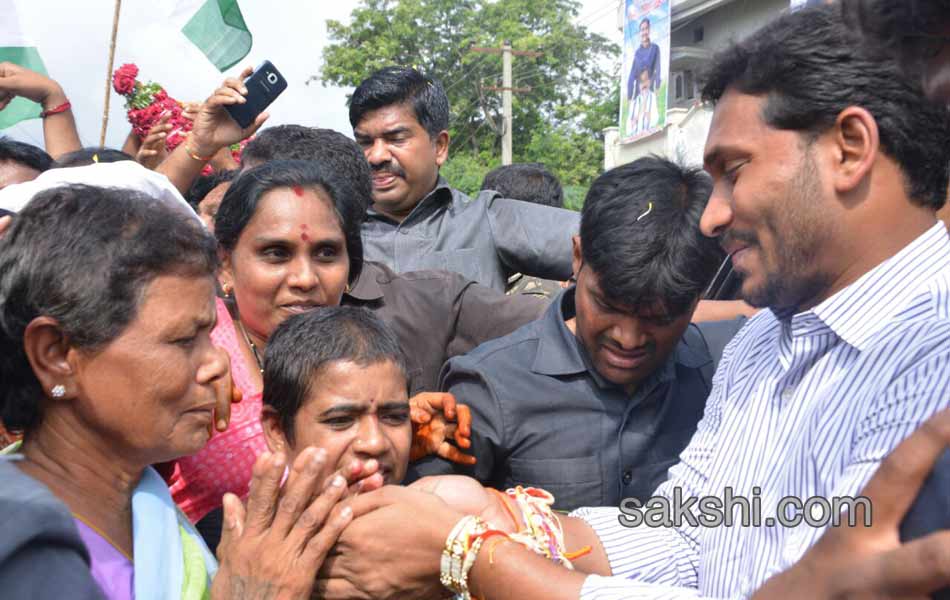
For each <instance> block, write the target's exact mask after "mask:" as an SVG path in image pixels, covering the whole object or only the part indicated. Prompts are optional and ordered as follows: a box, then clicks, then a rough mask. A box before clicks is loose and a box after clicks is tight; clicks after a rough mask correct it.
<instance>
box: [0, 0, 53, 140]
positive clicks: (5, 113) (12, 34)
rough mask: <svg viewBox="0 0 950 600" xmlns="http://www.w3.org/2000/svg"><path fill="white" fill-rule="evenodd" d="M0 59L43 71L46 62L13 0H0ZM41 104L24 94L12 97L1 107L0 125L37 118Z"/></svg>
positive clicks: (2, 127) (40, 110) (1, 127)
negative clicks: (23, 24) (24, 25)
mask: <svg viewBox="0 0 950 600" xmlns="http://www.w3.org/2000/svg"><path fill="white" fill-rule="evenodd" d="M0 14H2V15H3V18H2V19H0V62H11V63H14V64H17V65H20V66H22V67H26V68H27V69H31V70H33V71H38V72H40V73H42V74H44V75H46V66H45V65H44V64H43V59H42V58H40V53H39V51H38V50H37V49H36V46H34V45H33V43H32V42H31V41H30V39H29V38H28V37H27V35H26V34H25V33H24V32H23V29H22V27H21V21H20V18H19V15H18V14H17V10H16V5H15V4H14V1H13V0H0ZM42 111H43V108H42V107H41V106H40V105H39V104H37V103H36V102H31V101H30V100H27V99H26V98H19V97H18V98H14V99H13V101H11V102H10V104H8V105H7V107H6V108H4V109H3V110H2V111H0V129H6V128H7V127H10V126H11V125H15V124H16V123H19V122H20V121H25V120H27V119H38V118H39V116H40V113H41V112H42Z"/></svg>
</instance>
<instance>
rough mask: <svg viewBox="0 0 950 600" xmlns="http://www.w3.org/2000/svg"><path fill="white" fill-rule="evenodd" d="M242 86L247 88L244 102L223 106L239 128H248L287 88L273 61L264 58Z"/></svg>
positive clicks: (285, 81)
mask: <svg viewBox="0 0 950 600" xmlns="http://www.w3.org/2000/svg"><path fill="white" fill-rule="evenodd" d="M244 87H246V88H247V95H246V96H245V102H244V103H242V104H230V105H227V106H225V109H226V110H227V111H228V113H229V114H230V115H231V118H232V119H234V121H235V122H236V123H237V124H238V125H240V126H241V129H246V128H248V127H249V126H250V125H251V123H253V122H254V119H256V118H257V115H259V114H261V113H262V112H264V109H265V108H267V107H268V106H270V104H271V103H272V102H273V101H274V100H276V99H277V96H279V95H280V94H281V92H283V91H284V90H285V89H287V80H286V79H284V76H283V75H281V74H280V71H278V70H277V67H275V66H274V65H273V63H271V62H270V61H269V60H265V61H264V62H263V63H261V64H260V65H259V66H258V67H257V68H256V69H254V72H253V73H251V76H250V77H248V78H247V79H246V80H245V81H244Z"/></svg>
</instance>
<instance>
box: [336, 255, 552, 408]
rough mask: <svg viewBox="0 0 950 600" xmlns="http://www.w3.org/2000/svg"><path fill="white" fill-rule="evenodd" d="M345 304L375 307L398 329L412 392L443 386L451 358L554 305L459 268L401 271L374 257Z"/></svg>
mask: <svg viewBox="0 0 950 600" xmlns="http://www.w3.org/2000/svg"><path fill="white" fill-rule="evenodd" d="M342 304H344V305H345V306H361V307H363V308H366V309H368V310H371V311H373V312H374V313H376V316H378V317H379V318H380V319H382V320H383V321H385V322H386V324H387V325H389V327H390V328H391V329H392V330H393V333H395V334H396V338H397V339H398V340H399V346H400V348H402V351H403V354H404V355H405V357H406V364H407V366H408V368H409V394H410V396H414V395H416V394H418V393H419V392H436V391H438V389H439V371H440V370H441V369H442V365H444V364H445V362H446V361H447V360H449V359H450V358H452V357H453V356H457V355H459V354H465V353H466V352H468V351H470V350H472V349H473V348H475V347H476V346H478V345H479V344H481V343H482V342H487V341H488V340H493V339H495V338H499V337H501V336H503V335H508V334H509V333H511V332H512V331H514V330H515V329H518V328H519V327H521V326H522V325H524V324H526V323H530V322H531V321H534V320H535V319H537V318H538V317H539V316H540V315H541V314H542V313H543V312H544V310H545V308H546V307H547V305H548V303H547V302H546V301H545V300H544V299H542V298H534V297H529V296H506V295H505V294H503V293H502V292H499V291H498V290H493V289H491V288H487V287H485V286H483V285H479V284H477V283H475V282H474V281H471V280H469V279H466V278H464V277H462V276H461V275H459V274H458V273H451V272H449V271H413V272H410V273H399V274H397V273H394V272H393V270H392V269H389V268H388V267H386V266H385V265H381V264H379V263H374V262H364V263H363V270H362V271H361V272H360V276H359V279H357V281H356V283H355V284H354V285H353V288H352V289H351V290H350V291H349V292H347V293H346V294H344V295H343V302H342Z"/></svg>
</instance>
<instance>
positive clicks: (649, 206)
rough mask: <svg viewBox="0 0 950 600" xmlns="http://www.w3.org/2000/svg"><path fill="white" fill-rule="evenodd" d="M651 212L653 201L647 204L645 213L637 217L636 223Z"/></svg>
mask: <svg viewBox="0 0 950 600" xmlns="http://www.w3.org/2000/svg"><path fill="white" fill-rule="evenodd" d="M651 212H653V201H652V200H651V201H650V202H649V203H648V204H647V209H646V211H645V212H644V213H643V214H642V215H640V216H639V217H637V221H639V220H640V219H642V218H643V217H645V216H647V215H648V214H650V213H651Z"/></svg>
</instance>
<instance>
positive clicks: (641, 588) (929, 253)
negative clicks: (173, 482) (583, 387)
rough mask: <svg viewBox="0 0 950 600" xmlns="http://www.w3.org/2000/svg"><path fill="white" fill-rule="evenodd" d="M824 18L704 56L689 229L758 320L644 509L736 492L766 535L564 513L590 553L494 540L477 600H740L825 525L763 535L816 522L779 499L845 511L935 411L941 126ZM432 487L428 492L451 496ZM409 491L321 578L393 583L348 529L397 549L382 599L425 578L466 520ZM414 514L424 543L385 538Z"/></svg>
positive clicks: (809, 17) (891, 68) (359, 523)
mask: <svg viewBox="0 0 950 600" xmlns="http://www.w3.org/2000/svg"><path fill="white" fill-rule="evenodd" d="M839 11H840V9H838V8H835V7H817V8H811V9H806V10H803V11H801V12H798V13H794V14H791V15H786V16H783V17H782V18H780V19H778V20H777V21H775V22H774V23H772V24H770V25H767V26H766V27H764V28H763V29H762V30H760V31H759V32H757V33H756V34H754V35H753V36H752V37H750V38H749V39H748V40H746V41H744V42H742V43H740V44H737V45H734V46H732V47H730V48H729V49H728V50H726V51H725V52H724V53H722V54H720V55H719V56H718V57H717V58H716V60H715V61H714V65H713V68H712V69H711V74H710V78H709V80H708V81H707V83H706V85H705V88H704V97H705V99H706V100H709V101H712V102H714V103H715V104H716V108H715V112H714V115H713V120H712V124H711V128H710V132H709V137H708V139H707V143H706V151H705V167H706V169H707V170H708V171H709V172H710V174H711V175H712V176H713V179H714V189H713V193H712V197H711V199H710V201H709V205H708V207H707V209H706V212H705V214H704V216H703V220H702V223H701V226H702V228H703V230H704V232H705V233H706V234H707V235H713V236H717V237H719V238H720V240H721V243H722V244H723V247H724V248H725V249H726V250H727V251H728V252H730V254H732V257H733V261H734V264H735V268H736V270H737V271H738V272H739V273H740V274H741V275H742V277H743V283H742V295H743V297H744V298H745V299H746V300H747V301H748V302H750V303H752V304H754V305H756V306H761V307H765V308H768V310H763V311H761V312H760V313H759V314H758V315H756V316H755V317H754V318H752V319H751V320H750V321H749V323H748V324H747V325H746V327H745V328H744V329H743V330H742V331H740V332H739V334H738V335H737V336H736V338H735V339H734V340H733V341H732V342H731V343H730V345H729V346H728V347H727V348H726V351H725V353H724V355H723V358H722V361H721V362H720V365H719V369H718V370H717V372H716V375H715V377H714V380H713V390H712V392H711V395H710V398H709V400H708V402H707V405H706V411H705V414H704V416H703V419H702V421H701V422H700V424H699V426H698V429H697V433H696V435H695V436H694V437H693V439H692V440H691V442H690V444H689V445H688V446H687V448H686V449H685V450H684V451H683V453H682V454H681V455H680V462H679V463H678V464H677V465H675V466H674V467H672V468H671V470H670V478H669V480H668V481H667V482H665V483H663V484H661V485H660V487H659V488H658V489H657V491H656V496H657V497H659V498H663V499H665V500H666V501H667V502H668V503H670V504H676V499H677V498H683V499H686V501H687V502H688V501H689V499H694V498H701V497H706V498H713V499H719V500H724V499H725V498H726V497H729V496H730V495H731V496H737V497H738V496H741V497H744V498H747V499H748V500H749V502H750V504H752V506H753V507H756V506H757V507H758V508H759V510H758V515H757V516H758V517H759V518H760V521H761V524H760V525H758V526H744V525H742V524H741V523H739V521H740V518H741V516H742V515H741V512H742V511H741V510H740V511H737V512H736V513H735V514H734V515H733V517H734V518H735V520H736V522H737V524H736V525H734V526H732V527H725V526H718V527H704V526H703V525H702V524H700V525H693V524H692V523H690V522H689V520H688V519H684V522H683V523H682V524H680V525H679V526H674V527H649V526H646V525H639V526H637V527H625V526H624V524H626V525H631V524H633V523H635V522H636V519H633V518H631V517H632V516H633V515H634V514H635V513H634V511H631V510H627V508H629V507H625V511H624V512H623V513H622V512H620V511H619V510H618V509H617V508H592V509H580V510H579V511H577V512H576V513H575V514H574V518H564V519H562V524H563V527H564V529H565V533H566V545H567V548H568V550H576V549H578V548H579V547H582V546H584V545H589V546H591V548H592V552H591V553H590V554H589V555H587V556H585V557H583V558H580V559H578V560H576V561H575V567H576V571H568V570H565V569H562V568H559V567H557V566H555V565H553V564H551V562H550V561H547V560H545V559H543V558H541V557H538V556H536V555H533V554H532V553H530V552H528V551H527V550H525V549H524V548H521V547H519V546H517V545H516V544H502V545H499V546H497V547H493V550H494V552H493V553H492V555H491V556H486V555H487V554H489V553H486V552H481V553H479V555H478V557H477V559H476V560H475V562H474V566H473V567H472V570H471V572H470V574H469V578H468V583H469V586H470V587H471V588H472V589H473V590H474V592H473V593H475V594H476V595H489V596H490V597H492V598H497V597H504V598H518V597H522V598H528V597H531V598H534V597H546V598H577V597H581V598H584V599H598V600H600V599H614V598H617V599H620V598H624V599H628V598H704V597H705V598H740V597H747V596H749V595H751V594H752V593H753V592H754V591H755V590H756V589H758V588H759V587H761V586H762V584H763V583H764V582H765V581H766V580H767V579H768V578H769V577H771V576H772V575H774V574H776V573H779V572H781V571H784V570H786V569H788V568H789V567H790V566H791V565H793V564H795V563H796V562H797V561H799V559H801V558H802V556H803V555H804V554H805V552H806V551H807V550H808V549H809V548H810V547H812V546H813V545H814V544H815V543H816V541H817V540H818V539H819V538H820V537H821V536H822V534H823V533H824V532H825V531H826V530H827V529H828V528H827V527H825V526H822V525H816V526H812V525H809V524H808V523H807V522H802V523H801V524H800V525H798V526H796V527H784V526H782V525H781V524H778V523H775V522H774V521H775V520H776V519H780V518H784V520H789V519H793V518H795V517H799V518H801V517H808V518H809V520H810V521H812V522H816V523H817V522H821V521H822V519H823V518H828V517H831V516H833V514H829V513H831V510H830V509H826V508H824V506H823V505H822V503H821V502H813V503H811V504H812V505H813V506H817V507H819V508H820V509H824V510H818V511H817V512H818V514H816V513H815V512H814V511H813V512H811V514H808V515H803V514H802V513H803V512H804V511H803V509H802V508H796V506H795V503H794V502H791V503H789V499H791V500H793V501H794V500H798V502H799V503H805V502H806V501H808V500H809V499H819V500H821V499H827V500H828V501H829V503H830V501H831V500H832V499H833V498H836V497H837V498H839V499H842V498H843V499H847V498H849V497H854V496H857V495H858V494H859V493H860V491H861V490H862V489H863V488H864V487H865V484H866V483H867V482H868V480H869V479H870V478H871V476H872V475H873V474H874V473H875V471H876V469H877V468H878V466H879V465H880V463H881V461H882V459H883V458H884V457H885V456H886V455H887V454H888V453H890V452H891V451H892V450H893V449H894V448H895V446H897V444H898V443H899V442H900V441H901V440H903V439H904V438H906V437H907V436H908V435H909V434H910V433H911V432H913V431H914V430H915V429H917V428H918V427H919V426H920V424H921V423H922V422H923V421H924V420H926V419H927V418H928V417H930V416H932V415H933V414H934V413H936V412H937V411H939V410H940V409H941V408H944V407H946V406H948V405H950V319H948V312H950V276H948V275H950V238H948V236H947V232H946V230H945V228H944V226H943V225H942V224H941V223H938V222H937V220H936V218H935V215H934V212H935V211H936V209H938V208H940V206H942V205H943V203H944V200H945V198H946V193H947V180H948V165H950V144H948V143H947V140H948V139H950V123H948V115H947V112H946V111H945V110H941V109H940V108H938V107H936V106H934V105H931V104H928V103H927V101H926V99H925V98H924V96H923V94H922V91H921V88H920V85H919V83H917V82H915V81H912V80H911V79H910V78H905V77H904V76H903V74H902V73H901V72H900V69H899V68H898V66H897V65H896V64H891V63H888V62H886V61H880V60H878V58H877V57H876V56H874V55H873V54H872V53H871V51H870V50H869V49H867V48H865V47H863V46H862V41H863V40H861V39H860V37H859V35H858V34H857V33H856V31H854V30H853V28H850V27H849V26H848V25H847V24H846V23H845V22H844V21H843V20H842V18H841V15H840V12H839ZM892 464H893V463H892ZM440 485H445V486H446V488H443V489H440V490H439V492H440V494H442V493H444V490H445V489H447V488H450V487H451V485H452V484H450V483H448V482H446V483H444V484H442V483H440ZM456 485H457V486H458V487H461V486H462V485H463V484H461V483H459V484H456ZM456 491H457V490H456ZM410 492H411V490H407V491H405V492H400V493H399V494H395V493H393V492H392V491H383V492H382V494H388V495H389V496H390V497H391V499H395V500H396V504H395V507H386V509H385V510H380V511H377V512H378V513H379V514H378V515H377V516H375V517H374V515H376V513H369V514H368V515H366V516H363V517H359V518H357V519H356V520H355V521H354V522H353V524H351V525H350V527H349V528H348V529H347V530H346V531H344V533H343V536H342V537H341V543H343V544H345V545H347V546H350V545H352V546H351V547H352V549H353V550H354V551H353V552H351V553H349V554H347V555H346V556H345V559H346V560H345V561H343V559H342V558H341V559H337V561H335V563H336V565H339V564H340V563H341V562H345V564H346V566H347V569H346V570H347V571H348V572H349V573H350V575H349V576H348V577H347V579H348V580H350V581H355V580H356V579H357V578H359V579H360V580H361V584H360V585H363V586H367V587H373V586H375V584H376V581H374V579H376V580H378V578H374V576H373V573H372V571H373V570H376V571H382V572H386V571H389V569H387V568H386V560H387V559H386V557H383V556H380V553H378V552H377V553H373V552H370V551H369V550H370V549H369V548H367V547H365V545H364V546H361V545H359V544H357V543H355V539H356V536H357V535H358V534H359V532H360V531H361V530H364V528H367V529H368V528H372V529H371V530H372V531H373V534H374V535H375V536H377V537H385V538H386V539H389V540H390V542H391V543H395V544H398V547H401V548H402V547H412V548H413V549H414V552H413V553H411V555H401V556H398V557H394V558H391V559H389V560H390V561H392V562H393V564H394V565H397V566H398V569H399V572H400V576H399V579H400V582H399V585H401V586H405V589H416V590H418V589H420V588H421V587H422V582H427V581H428V582H431V581H432V580H433V579H434V577H433V573H432V572H431V570H432V569H433V567H434V565H435V564H437V563H438V560H437V556H438V552H439V551H440V550H441V548H442V546H443V545H444V543H445V537H446V536H447V535H448V533H449V531H451V529H452V526H453V525H454V524H455V522H456V521H457V516H458V514H459V513H458V510H459V509H461V510H465V509H467V510H469V511H471V510H472V509H473V506H472V500H471V499H472V498H473V497H475V496H476V494H475V492H474V490H469V491H468V493H467V494H466V496H465V497H466V498H467V502H468V504H465V505H463V504H462V503H461V502H459V501H458V500H457V498H459V497H461V496H459V495H456V496H455V498H456V500H455V501H451V502H450V504H452V505H453V506H455V507H456V510H455V511H453V510H449V509H448V507H445V508H444V509H439V508H438V506H436V505H435V504H433V503H431V502H430V503H429V504H425V503H426V502H427V501H426V500H425V499H424V498H423V497H422V496H421V495H411V493H410ZM382 494H381V495H382ZM370 496H371V495H370ZM397 496H399V498H398V499H397V498H396V497H397ZM390 501H391V500H386V501H378V502H377V503H378V504H388V503H389V502H390ZM365 502H367V503H370V502H372V500H370V499H369V498H367V499H365ZM423 506H425V511H424V514H426V516H427V518H426V524H425V527H424V528H422V527H420V528H410V530H409V531H405V529H406V528H403V530H397V529H398V526H397V525H395V524H393V525H387V524H386V520H389V521H392V522H393V523H399V522H404V521H400V519H399V518H398V517H399V516H400V514H401V513H405V514H406V518H410V517H409V515H412V514H423V513H422V507H423ZM780 507H782V509H781V510H780ZM397 508H398V510H397ZM483 508H484V507H483ZM491 508H492V506H491V504H490V503H487V509H491ZM873 508H874V507H872V508H871V517H872V518H873ZM891 508H893V507H891ZM822 513H823V514H822ZM859 513H860V511H859ZM357 514H360V511H359V510H357ZM755 516H756V515H752V518H753V520H755V519H754V517H755ZM622 517H624V518H622ZM770 520H771V521H772V522H773V525H772V526H769V522H770ZM420 530H424V533H420ZM839 531H843V530H838V531H835V532H834V533H836V534H837V533H839ZM855 531H857V530H855ZM390 534H391V535H393V536H394V537H393V538H389V537H388V536H389V535H390ZM839 537H840V536H839ZM891 544H892V546H891V547H897V544H898V540H897V539H896V535H895V536H894V539H893V540H892V541H891ZM886 548H887V547H883V548H881V549H882V550H883V549H886ZM432 554H435V555H436V558H435V559H433V557H432V556H431V555H432ZM336 565H334V566H336ZM410 584H412V585H410ZM387 585H388V586H389V587H395V584H393V583H392V581H388V582H387ZM413 585H415V588H413V587H412V586H413ZM382 587H386V586H382ZM377 589H378V588H377ZM881 592H882V593H883V592H884V590H882V591H881ZM806 596H807V592H806Z"/></svg>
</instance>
